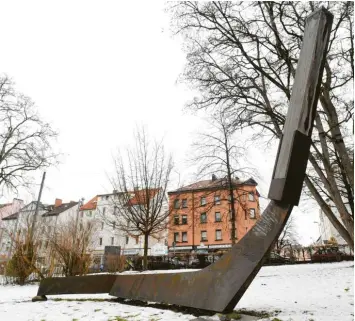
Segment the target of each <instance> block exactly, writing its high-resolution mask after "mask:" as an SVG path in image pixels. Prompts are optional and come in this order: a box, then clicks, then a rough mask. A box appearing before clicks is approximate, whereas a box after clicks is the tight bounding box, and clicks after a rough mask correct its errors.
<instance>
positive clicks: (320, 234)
mask: <svg viewBox="0 0 355 321" xmlns="http://www.w3.org/2000/svg"><path fill="white" fill-rule="evenodd" d="M313 223H314V224H318V232H319V239H320V244H321V245H322V244H323V240H322V231H321V228H320V222H318V221H314V222H313Z"/></svg>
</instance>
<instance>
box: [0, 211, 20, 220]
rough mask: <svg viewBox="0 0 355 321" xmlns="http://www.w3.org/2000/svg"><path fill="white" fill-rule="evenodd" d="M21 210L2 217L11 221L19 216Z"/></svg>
mask: <svg viewBox="0 0 355 321" xmlns="http://www.w3.org/2000/svg"><path fill="white" fill-rule="evenodd" d="M18 214H19V212H17V213H14V214H11V215H8V216H6V217H4V218H3V219H2V221H10V220H16V219H17V217H18Z"/></svg>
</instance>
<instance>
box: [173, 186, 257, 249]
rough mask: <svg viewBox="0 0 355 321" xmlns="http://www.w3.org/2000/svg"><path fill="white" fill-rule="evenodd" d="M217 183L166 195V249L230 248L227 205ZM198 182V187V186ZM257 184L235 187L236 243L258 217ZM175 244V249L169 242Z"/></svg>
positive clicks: (229, 208) (229, 215)
mask: <svg viewBox="0 0 355 321" xmlns="http://www.w3.org/2000/svg"><path fill="white" fill-rule="evenodd" d="M219 181H220V183H221V184H220V185H218V184H216V180H212V181H210V183H209V182H208V181H202V182H198V183H195V184H191V185H189V186H186V187H183V188H180V189H179V190H176V191H173V192H169V193H168V194H169V207H170V219H169V230H168V245H169V249H170V251H171V250H174V251H179V250H180V249H181V250H182V251H183V250H184V251H186V252H189V250H199V249H200V250H201V249H204V250H205V251H206V250H208V252H211V251H215V250H218V249H225V248H228V247H230V246H231V244H232V242H231V202H230V200H229V191H228V189H227V188H226V187H225V186H224V185H223V182H221V180H219ZM201 183H202V184H201ZM256 185H257V183H256V182H255V181H254V180H252V179H250V180H248V181H245V182H243V183H239V182H238V183H237V184H235V188H234V191H233V193H234V198H235V211H236V237H237V242H238V240H240V239H241V238H242V237H243V236H244V235H245V234H246V232H247V231H248V230H249V229H250V228H251V227H252V226H253V225H254V224H255V222H256V220H257V219H258V218H259V217H260V208H259V193H258V191H257V189H256ZM174 241H175V249H174V248H173V242H174Z"/></svg>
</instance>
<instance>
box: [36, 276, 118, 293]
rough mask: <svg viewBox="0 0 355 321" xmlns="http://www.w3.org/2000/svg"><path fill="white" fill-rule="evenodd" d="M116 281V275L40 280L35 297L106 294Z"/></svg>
mask: <svg viewBox="0 0 355 321" xmlns="http://www.w3.org/2000/svg"><path fill="white" fill-rule="evenodd" d="M115 281H116V275H111V274H101V275H85V276H68V277H64V278H46V279H43V280H41V283H40V285H39V288H38V292H37V296H43V295H51V294H91V293H108V292H110V290H111V288H112V285H113V284H114V282H115Z"/></svg>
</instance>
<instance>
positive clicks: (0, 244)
mask: <svg viewBox="0 0 355 321" xmlns="http://www.w3.org/2000/svg"><path fill="white" fill-rule="evenodd" d="M23 206H24V203H23V200H20V199H17V198H14V199H13V201H12V203H6V204H0V260H1V259H5V257H4V256H2V255H1V252H2V251H3V250H4V248H5V247H6V242H7V241H6V240H5V239H4V238H6V235H5V233H6V231H5V227H4V223H3V221H2V219H4V218H5V217H8V216H10V215H12V214H15V213H17V212H18V211H19V210H20V209H21V208H22V207H23Z"/></svg>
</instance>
